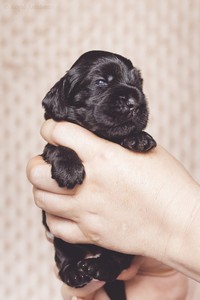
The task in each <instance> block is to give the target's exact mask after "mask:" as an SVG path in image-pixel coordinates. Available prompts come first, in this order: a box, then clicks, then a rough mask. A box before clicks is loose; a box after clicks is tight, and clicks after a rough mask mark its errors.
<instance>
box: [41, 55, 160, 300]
mask: <svg viewBox="0 0 200 300" xmlns="http://www.w3.org/2000/svg"><path fill="white" fill-rule="evenodd" d="M142 82H143V80H142V78H141V74H140V72H139V71H138V70H137V69H136V68H135V67H134V66H133V65H132V63H131V61H130V60H128V59H126V58H124V57H122V56H120V55H117V54H113V53H110V52H105V51H90V52H87V53H85V54H83V55H82V56H81V57H80V58H79V59H78V60H77V61H76V62H75V63H74V65H73V66H72V67H71V69H70V70H69V71H68V72H67V74H66V75H65V76H63V77H62V78H61V79H60V81H58V82H57V83H56V84H55V85H54V86H53V87H52V89H51V90H50V91H49V92H48V93H47V95H46V96H45V98H44V99H43V102H42V104H43V106H44V108H45V119H49V118H53V119H54V120H56V121H64V120H65V121H70V122H73V123H76V124H78V125H81V126H83V127H85V128H87V129H88V130H90V131H92V132H94V133H95V134H96V135H98V136H100V137H102V138H105V139H107V140H110V141H112V142H116V143H118V144H120V145H122V146H124V147H126V148H128V149H131V150H134V151H139V152H145V151H148V150H150V149H152V148H153V147H155V146H156V142H155V141H154V139H153V138H152V137H151V136H150V135H149V134H147V133H146V132H144V131H143V129H144V128H145V127H146V125H147V121H148V107H147V102H146V98H145V95H144V93H143V90H142ZM43 158H44V159H45V161H46V162H48V163H50V164H51V166H52V169H51V170H52V178H54V179H55V180H56V181H57V183H58V185H59V186H60V187H67V188H68V189H72V188H73V187H74V186H75V185H76V184H81V183H82V182H83V180H84V177H85V170H84V166H83V164H82V162H81V160H80V158H79V157H78V156H77V154H76V153H75V152H74V151H73V150H71V149H69V148H66V147H62V146H58V147H56V146H52V145H50V144H47V145H46V147H45V149H44V152H43ZM43 223H44V225H45V226H46V228H47V229H48V226H47V225H46V219H45V213H43ZM54 246H55V260H56V264H57V267H58V269H59V276H60V278H61V279H62V280H63V281H64V282H65V283H67V284H68V285H70V286H73V287H82V286H84V285H85V284H87V283H88V282H90V281H91V280H92V279H98V280H103V281H107V282H112V281H115V279H116V277H117V276H118V275H119V274H120V273H121V271H122V270H123V269H126V268H128V267H129V265H130V262H131V260H132V258H133V257H132V256H131V255H126V254H122V253H118V252H115V251H110V250H107V249H103V248H100V247H97V246H94V245H72V244H69V243H66V242H64V241H62V240H61V239H58V238H56V237H55V238H54ZM119 297H120V298H119ZM117 299H120V300H122V296H119V295H118V296H116V297H115V300H117Z"/></svg>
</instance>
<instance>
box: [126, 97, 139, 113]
mask: <svg viewBox="0 0 200 300" xmlns="http://www.w3.org/2000/svg"><path fill="white" fill-rule="evenodd" d="M126 105H127V106H128V107H129V108H130V109H131V110H133V109H137V108H138V107H139V106H140V105H139V103H138V101H136V100H135V99H134V98H133V97H129V98H128V99H127V101H126Z"/></svg>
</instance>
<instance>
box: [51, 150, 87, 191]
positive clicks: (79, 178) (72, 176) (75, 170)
mask: <svg viewBox="0 0 200 300" xmlns="http://www.w3.org/2000/svg"><path fill="white" fill-rule="evenodd" d="M76 156H77V155H76ZM51 174H52V178H53V179H55V180H56V181H57V183H58V185H59V186H60V187H67V188H68V189H73V188H74V187H75V186H76V185H77V184H81V183H82V182H83V180H84V178H85V168H84V166H83V164H82V162H81V161H80V159H79V158H78V156H77V157H75V155H74V157H70V159H68V158H66V157H61V158H59V159H55V160H54V161H53V162H52V168H51Z"/></svg>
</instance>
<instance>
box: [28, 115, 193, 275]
mask: <svg viewBox="0 0 200 300" xmlns="http://www.w3.org/2000/svg"><path fill="white" fill-rule="evenodd" d="M41 133H42V136H43V137H44V139H45V140H46V141H47V142H49V143H51V144H54V145H63V146H66V147H69V148H72V149H73V150H75V151H76V152H77V154H78V155H79V157H80V158H81V160H82V162H83V165H84V167H85V170H86V178H85V180H84V182H83V184H82V185H80V186H76V187H75V188H74V189H73V190H67V189H64V188H59V187H58V185H57V184H56V182H55V181H54V180H53V179H51V174H50V169H51V168H50V166H49V165H48V164H46V163H45V162H44V161H43V160H42V158H41V157H39V156H38V157H36V158H34V159H32V160H31V161H30V162H29V164H28V167H27V175H28V178H29V180H30V181H31V182H32V184H33V185H34V199H35V202H36V204H37V205H38V206H39V207H40V208H42V209H44V210H45V211H46V215H47V224H48V226H49V228H50V230H51V232H52V233H53V234H54V235H55V236H57V237H59V238H61V239H63V240H65V241H68V242H70V243H89V244H90V243H92V244H96V245H99V246H101V247H105V248H108V249H112V250H116V251H119V252H123V253H128V254H138V255H144V256H149V257H152V258H157V259H158V260H161V261H163V262H164V263H171V265H172V266H173V265H174V262H173V261H172V259H171V260H170V255H173V256H174V258H175V259H177V260H179V258H181V259H182V257H181V255H180V253H181V252H180V248H181V247H182V245H183V238H184V235H183V234H184V232H186V231H185V226H186V229H187V233H188V232H189V229H190V228H189V227H188V226H189V225H190V224H193V223H191V216H192V215H194V213H193V212H195V211H196V209H197V208H198V207H199V205H198V203H199V202H197V201H196V200H197V199H196V194H195V193H196V192H197V193H198V195H199V186H198V188H197V187H196V183H194V181H193V180H192V178H191V177H190V176H189V175H188V173H187V172H186V171H185V169H184V168H183V167H182V165H180V164H179V163H178V162H177V161H176V160H175V159H174V158H173V157H172V156H171V155H170V154H169V153H168V152H167V151H165V150H164V149H163V148H162V147H160V146H158V147H156V148H155V149H153V150H152V151H150V152H148V153H146V154H140V153H134V152H132V151H129V150H127V149H124V148H123V147H121V146H119V145H117V144H115V143H111V142H109V141H106V140H103V139H101V138H99V137H97V136H95V135H94V134H92V133H91V132H89V131H87V130H85V129H84V128H81V127H79V126H77V125H74V124H71V123H67V122H60V123H56V122H54V121H52V120H48V121H46V122H45V123H44V125H43V127H42V130H41ZM191 191H192V194H191ZM188 197H190V203H189V204H190V205H188ZM198 197H199V196H198ZM185 208H186V209H185ZM192 232H193V231H191V232H190V233H191V235H190V236H191V237H193V234H192ZM182 233H183V234H182ZM187 236H188V234H187ZM187 244H188V242H186V243H185V249H186V250H187ZM181 249H184V248H183V247H182V248H181ZM186 250H184V253H183V254H184V255H183V259H182V261H181V264H183V261H188V260H185V258H184V256H188V255H187V253H188V251H186ZM193 257H194V256H191V255H190V257H189V259H190V260H191V265H192V267H193V266H194V267H195V266H196V263H195V260H194V259H193ZM181 264H179V265H180V266H179V265H178V267H180V269H182V265H181Z"/></svg>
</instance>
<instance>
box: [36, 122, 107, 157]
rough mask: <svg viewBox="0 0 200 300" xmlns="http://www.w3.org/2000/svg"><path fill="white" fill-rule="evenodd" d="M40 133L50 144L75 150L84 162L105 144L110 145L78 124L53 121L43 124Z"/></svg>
mask: <svg viewBox="0 0 200 300" xmlns="http://www.w3.org/2000/svg"><path fill="white" fill-rule="evenodd" d="M40 133H41V135H42V137H43V138H44V139H45V140H46V141H47V142H48V143H50V144H53V145H61V146H65V147H69V148H71V149H73V150H74V151H75V152H77V153H78V155H79V156H80V158H81V159H82V160H83V161H85V160H88V159H90V158H92V157H93V156H94V155H95V153H96V151H97V150H98V151H99V148H100V149H101V148H103V147H104V143H106V142H107V143H109V142H108V141H105V140H103V139H101V138H99V137H97V136H96V135H95V134H93V133H92V132H90V131H88V130H86V129H85V128H83V127H80V126H78V125H76V124H72V123H70V122H55V121H54V120H52V119H49V120H47V121H45V122H44V123H43V125H42V128H41V131H40ZM102 141H103V144H102ZM80 150H81V153H79V152H80Z"/></svg>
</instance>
